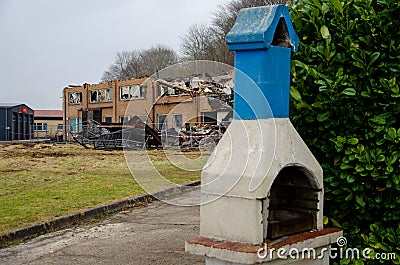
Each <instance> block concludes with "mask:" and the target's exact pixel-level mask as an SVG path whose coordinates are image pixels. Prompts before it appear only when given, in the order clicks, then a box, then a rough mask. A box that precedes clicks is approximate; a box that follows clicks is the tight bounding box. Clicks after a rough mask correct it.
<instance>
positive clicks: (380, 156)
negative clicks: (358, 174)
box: [376, 155, 385, 162]
mask: <svg viewBox="0 0 400 265" xmlns="http://www.w3.org/2000/svg"><path fill="white" fill-rule="evenodd" d="M376 161H378V162H383V161H385V156H384V155H379V156H378V158H377V159H376Z"/></svg>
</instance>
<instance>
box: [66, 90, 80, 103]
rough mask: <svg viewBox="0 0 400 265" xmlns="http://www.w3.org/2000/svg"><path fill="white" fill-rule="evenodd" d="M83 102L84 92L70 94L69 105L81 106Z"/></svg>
mask: <svg viewBox="0 0 400 265" xmlns="http://www.w3.org/2000/svg"><path fill="white" fill-rule="evenodd" d="M81 102H82V92H72V93H69V104H80V103H81Z"/></svg>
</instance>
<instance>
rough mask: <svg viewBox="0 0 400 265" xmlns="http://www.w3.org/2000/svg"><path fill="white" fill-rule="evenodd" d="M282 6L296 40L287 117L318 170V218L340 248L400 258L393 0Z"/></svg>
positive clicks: (397, 6)
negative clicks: (341, 241) (340, 238)
mask: <svg viewBox="0 0 400 265" xmlns="http://www.w3.org/2000/svg"><path fill="white" fill-rule="evenodd" d="M290 9H291V15H292V20H293V24H294V26H295V28H296V32H297V34H298V35H299V37H300V40H301V46H300V51H299V52H298V53H296V54H294V58H293V62H292V73H293V80H292V85H291V90H290V94H291V98H292V102H291V104H292V107H291V120H292V122H293V124H294V126H295V127H296V128H297V129H298V131H299V133H300V134H301V135H302V137H303V139H304V140H305V141H306V143H307V144H308V146H309V147H310V149H311V150H312V151H313V153H314V154H315V156H316V158H317V159H318V160H319V161H320V163H321V164H322V166H323V169H324V182H325V208H324V213H325V215H326V218H325V221H326V223H329V225H333V226H337V227H342V228H343V229H344V235H345V236H346V237H347V239H348V246H351V247H357V248H359V249H363V248H366V247H370V248H373V249H374V251H375V253H382V252H384V253H387V252H394V253H396V254H397V259H396V260H394V261H390V262H393V263H395V264H400V247H399V246H400V244H399V243H400V240H399V238H400V236H399V235H400V224H399V223H400V222H399V220H400V192H399V191H400V185H399V184H400V92H399V84H398V80H399V79H400V76H399V75H400V20H399V14H400V3H399V1H397V0H393V1H391V0H387V1H385V0H376V1H372V0H350V1H344V2H340V1H339V0H298V1H294V2H293V3H292V4H291V5H290ZM373 255H374V254H372V255H371V256H373ZM349 262H351V261H349V260H342V261H341V262H340V263H342V264H347V263H349ZM353 262H355V263H356V264H358V263H361V264H362V263H363V261H362V260H358V261H353ZM366 262H367V263H372V261H371V260H369V261H366ZM381 262H382V263H386V264H388V261H387V260H386V261H384V260H381Z"/></svg>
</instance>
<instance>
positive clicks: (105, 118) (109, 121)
mask: <svg viewBox="0 0 400 265" xmlns="http://www.w3.org/2000/svg"><path fill="white" fill-rule="evenodd" d="M104 122H105V123H112V117H109V116H106V117H104Z"/></svg>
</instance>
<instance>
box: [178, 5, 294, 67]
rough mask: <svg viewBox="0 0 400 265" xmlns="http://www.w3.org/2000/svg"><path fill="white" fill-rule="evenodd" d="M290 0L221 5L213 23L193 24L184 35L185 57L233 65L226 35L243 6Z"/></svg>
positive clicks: (182, 47) (183, 52) (183, 50)
mask: <svg viewBox="0 0 400 265" xmlns="http://www.w3.org/2000/svg"><path fill="white" fill-rule="evenodd" d="M287 2H288V0H231V1H230V2H228V3H226V4H223V5H219V6H218V9H217V11H216V12H215V13H214V15H213V20H212V25H211V26H210V27H207V26H205V25H193V26H192V27H190V28H189V30H188V32H187V33H186V35H185V36H184V37H182V44H181V52H182V54H183V55H184V56H185V59H192V60H199V59H207V60H215V61H219V62H223V63H226V64H230V65H233V53H232V52H230V51H229V49H228V46H227V45H226V43H225V36H226V35H227V34H228V32H229V31H230V30H231V28H232V27H233V25H234V23H235V21H236V17H237V13H238V12H239V10H240V9H242V8H247V7H256V6H264V5H273V4H287Z"/></svg>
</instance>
